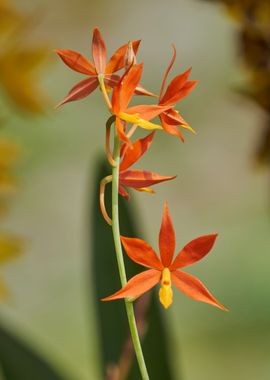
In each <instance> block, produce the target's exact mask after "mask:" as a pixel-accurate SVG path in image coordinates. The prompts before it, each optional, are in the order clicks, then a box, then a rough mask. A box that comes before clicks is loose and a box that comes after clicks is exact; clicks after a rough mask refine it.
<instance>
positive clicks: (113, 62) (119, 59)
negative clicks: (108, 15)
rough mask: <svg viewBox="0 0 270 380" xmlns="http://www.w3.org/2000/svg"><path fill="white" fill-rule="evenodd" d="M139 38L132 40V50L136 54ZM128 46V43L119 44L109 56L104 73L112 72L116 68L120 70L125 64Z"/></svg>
mask: <svg viewBox="0 0 270 380" xmlns="http://www.w3.org/2000/svg"><path fill="white" fill-rule="evenodd" d="M140 42H141V40H136V41H133V42H132V47H133V51H134V53H135V54H136V53H137V51H138V48H139V45H140ZM127 48H128V44H125V45H123V46H121V47H120V48H119V49H117V50H116V51H115V52H114V54H113V55H112V56H111V58H110V60H109V62H108V64H107V66H106V71H105V72H106V74H110V73H114V72H116V71H118V70H121V69H123V68H124V66H125V62H124V60H125V54H126V51H127Z"/></svg>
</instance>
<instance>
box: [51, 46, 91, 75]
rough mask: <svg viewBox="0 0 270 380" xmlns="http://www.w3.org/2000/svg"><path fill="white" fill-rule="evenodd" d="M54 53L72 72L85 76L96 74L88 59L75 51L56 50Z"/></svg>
mask: <svg viewBox="0 0 270 380" xmlns="http://www.w3.org/2000/svg"><path fill="white" fill-rule="evenodd" d="M56 53H57V54H58V55H59V57H60V58H61V59H62V61H63V62H64V63H65V64H66V65H67V66H68V67H70V68H71V69H72V70H75V71H77V72H78V73H81V74H86V75H95V74H96V70H95V67H94V65H93V64H92V62H90V61H88V59H86V58H85V57H84V56H83V55H81V54H79V53H77V52H76V51H73V50H64V49H57V50H56Z"/></svg>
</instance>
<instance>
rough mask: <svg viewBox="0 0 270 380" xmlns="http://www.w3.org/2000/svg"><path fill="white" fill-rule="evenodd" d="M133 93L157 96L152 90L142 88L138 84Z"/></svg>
mask: <svg viewBox="0 0 270 380" xmlns="http://www.w3.org/2000/svg"><path fill="white" fill-rule="evenodd" d="M135 94H136V95H145V96H153V97H157V96H156V95H155V94H153V93H152V92H150V91H148V90H146V89H145V88H143V87H142V86H140V85H138V86H137V87H136V89H135Z"/></svg>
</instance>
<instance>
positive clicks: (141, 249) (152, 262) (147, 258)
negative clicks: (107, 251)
mask: <svg viewBox="0 0 270 380" xmlns="http://www.w3.org/2000/svg"><path fill="white" fill-rule="evenodd" d="M121 241H122V244H123V246H124V248H125V251H126V253H127V255H128V257H129V258H130V259H131V260H133V261H135V263H137V264H140V265H143V266H145V267H147V268H153V269H157V270H162V269H163V265H162V263H161V261H160V259H159V258H158V256H157V254H156V252H155V251H154V250H153V248H152V247H151V246H150V245H149V244H147V243H146V242H145V241H144V240H142V239H135V238H127V237H124V236H121Z"/></svg>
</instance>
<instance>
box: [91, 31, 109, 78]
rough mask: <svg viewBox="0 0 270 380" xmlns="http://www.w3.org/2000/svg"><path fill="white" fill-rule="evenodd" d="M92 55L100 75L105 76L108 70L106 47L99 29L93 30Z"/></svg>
mask: <svg viewBox="0 0 270 380" xmlns="http://www.w3.org/2000/svg"><path fill="white" fill-rule="evenodd" d="M92 55H93V60H94V63H95V66H96V70H97V73H98V74H104V73H105V68H106V45H105V42H104V40H103V37H102V35H101V33H100V31H99V29H98V28H95V29H94V30H93V39H92Z"/></svg>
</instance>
